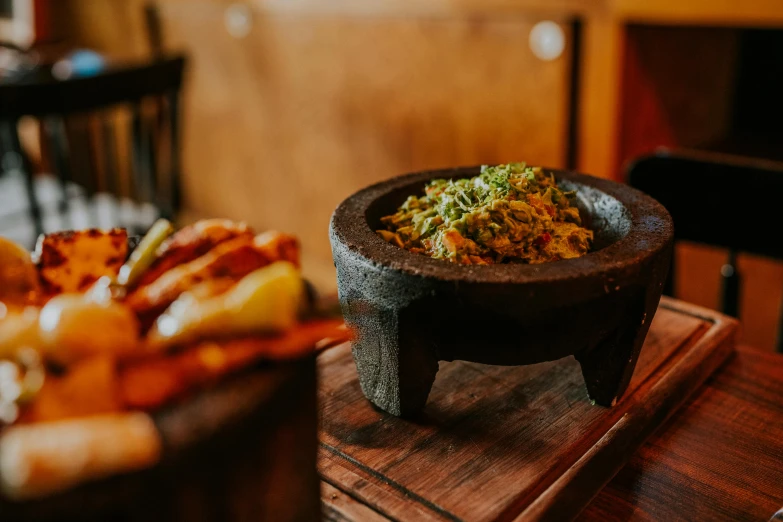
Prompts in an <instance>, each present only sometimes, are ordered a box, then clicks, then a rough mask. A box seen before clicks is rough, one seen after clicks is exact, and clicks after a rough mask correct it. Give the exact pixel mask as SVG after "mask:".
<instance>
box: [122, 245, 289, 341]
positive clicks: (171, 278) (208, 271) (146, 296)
mask: <svg viewBox="0 0 783 522" xmlns="http://www.w3.org/2000/svg"><path fill="white" fill-rule="evenodd" d="M275 261H288V262H290V263H293V264H294V265H296V266H297V267H298V266H299V244H298V241H297V239H296V238H295V237H293V236H289V235H286V234H281V233H279V232H267V233H264V234H260V235H258V236H256V237H255V238H250V237H247V236H240V237H236V238H234V239H231V240H229V241H225V242H223V243H221V244H219V245H218V246H216V247H215V248H213V249H212V250H210V251H209V252H207V253H206V254H204V255H203V256H201V257H199V258H197V259H194V260H193V261H190V262H188V263H183V264H181V265H178V266H176V267H174V268H172V269H170V270H168V271H167V272H166V273H164V274H163V275H161V276H160V277H159V278H158V279H156V280H155V281H154V282H153V283H151V284H149V285H147V286H141V287H139V288H137V289H136V290H135V291H134V292H132V293H131V294H130V295H129V296H128V297H127V299H126V304H128V306H130V307H131V308H132V309H133V310H134V311H136V313H137V314H138V315H139V316H140V317H141V319H142V324H143V325H145V326H147V325H149V324H150V318H154V317H156V316H157V315H160V314H161V313H162V312H163V311H164V310H165V309H166V308H167V307H168V306H169V305H170V304H171V303H173V302H174V300H175V299H177V297H179V296H180V294H182V293H183V292H185V291H187V290H189V289H190V288H192V287H193V286H194V285H196V284H198V283H200V282H202V281H205V280H208V279H218V278H230V279H233V280H239V279H240V278H242V277H244V276H246V275H247V274H249V273H250V272H252V271H254V270H256V269H258V268H261V267H264V266H266V265H269V264H271V263H274V262H275Z"/></svg>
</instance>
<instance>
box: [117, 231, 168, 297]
mask: <svg viewBox="0 0 783 522" xmlns="http://www.w3.org/2000/svg"><path fill="white" fill-rule="evenodd" d="M173 232H174V225H172V224H171V222H170V221H169V220H168V219H159V220H157V221H156V222H155V223H154V224H153V225H152V227H150V229H149V231H147V233H146V234H145V235H144V237H143V238H142V240H141V242H140V243H139V244H138V245H137V246H136V248H135V249H134V250H133V252H132V253H131V255H130V257H129V258H128V261H126V262H125V264H124V265H122V268H120V274H119V276H118V277H117V283H119V284H120V285H123V286H133V285H134V284H135V283H136V281H137V280H138V279H139V278H140V277H141V276H142V274H144V272H145V271H146V270H147V269H148V268H149V267H150V265H151V264H152V263H153V262H155V261H156V260H157V259H158V257H157V251H158V248H159V247H160V245H161V244H162V243H163V242H164V241H166V238H167V237H169V236H170V235H171V234H172V233H173Z"/></svg>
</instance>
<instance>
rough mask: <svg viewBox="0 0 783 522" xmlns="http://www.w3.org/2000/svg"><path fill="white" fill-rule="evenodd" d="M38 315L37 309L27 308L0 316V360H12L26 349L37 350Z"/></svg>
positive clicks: (39, 342)
mask: <svg viewBox="0 0 783 522" xmlns="http://www.w3.org/2000/svg"><path fill="white" fill-rule="evenodd" d="M38 313H39V309H38V308H36V307H34V306H28V307H27V308H24V309H23V310H17V311H10V310H7V311H6V312H5V313H4V314H0V359H9V360H13V359H15V358H16V354H17V353H18V352H19V350H21V349H23V348H26V347H30V348H34V349H38V347H39V346H40V344H41V341H40V338H39V336H38Z"/></svg>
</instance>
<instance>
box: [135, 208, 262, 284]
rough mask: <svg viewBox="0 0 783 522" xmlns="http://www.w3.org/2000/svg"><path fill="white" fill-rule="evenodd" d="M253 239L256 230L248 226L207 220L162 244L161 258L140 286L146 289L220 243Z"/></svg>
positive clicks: (232, 222)
mask: <svg viewBox="0 0 783 522" xmlns="http://www.w3.org/2000/svg"><path fill="white" fill-rule="evenodd" d="M237 237H245V238H247V239H250V238H252V237H253V230H252V229H251V228H250V227H249V226H248V225H247V224H245V223H237V222H235V221H231V220H228V219H205V220H202V221H199V222H197V223H194V224H193V225H189V226H186V227H184V228H182V229H180V230H179V231H177V232H175V233H174V234H173V235H172V236H171V237H170V238H168V239H167V240H166V241H164V242H163V244H161V245H160V247H159V248H158V251H157V257H156V259H155V261H153V262H152V264H151V265H150V267H149V268H148V269H147V270H146V271H145V272H144V274H143V275H142V276H141V278H140V279H139V282H138V284H137V285H136V286H146V285H149V284H150V283H152V282H153V281H155V280H156V279H158V278H159V277H160V276H162V275H163V274H164V273H165V272H167V271H168V270H170V269H172V268H174V267H175V266H177V265H181V264H183V263H187V262H189V261H193V260H194V259H196V258H198V257H201V256H203V255H204V254H206V253H207V252H209V251H210V250H212V249H213V248H215V247H216V246H217V245H219V244H220V243H223V242H225V241H228V240H230V239H234V238H237Z"/></svg>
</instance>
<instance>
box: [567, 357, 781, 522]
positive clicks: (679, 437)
mask: <svg viewBox="0 0 783 522" xmlns="http://www.w3.org/2000/svg"><path fill="white" fill-rule="evenodd" d="M781 441H783V356H780V355H778V354H773V353H766V352H762V351H759V350H756V349H753V348H747V347H742V346H740V347H738V348H737V353H736V355H735V356H734V357H733V358H732V359H730V360H729V362H728V363H727V364H726V365H725V366H724V367H723V368H721V370H720V371H719V372H717V373H716V374H715V375H714V376H713V377H712V378H710V379H709V380H708V381H707V384H706V386H705V387H704V388H703V389H701V390H700V391H699V392H697V393H696V394H694V396H693V398H691V399H690V400H689V401H688V403H687V404H686V405H685V406H684V407H683V409H682V410H681V411H679V412H678V413H677V414H676V415H675V416H674V417H672V419H671V420H670V421H669V422H668V423H667V424H665V425H664V426H663V427H662V428H661V429H660V430H659V431H658V432H657V433H656V434H655V435H654V436H653V437H651V438H650V439H649V441H648V442H647V443H646V444H645V445H644V446H643V447H642V448H641V449H640V450H639V451H638V452H637V453H636V454H635V455H634V456H633V458H632V459H631V460H630V461H629V463H628V465H627V466H626V467H625V468H623V469H622V470H621V471H620V472H619V473H618V474H617V475H616V476H615V478H614V479H613V480H612V481H611V482H610V483H609V485H608V486H607V487H606V488H604V489H603V490H602V491H601V493H599V495H598V496H597V497H596V498H595V499H594V500H593V502H592V503H591V504H590V505H589V506H588V508H587V509H586V510H585V511H584V512H583V513H582V515H581V516H580V520H589V521H593V520H595V521H599V520H600V521H621V520H622V521H629V520H667V521H678V520H683V521H684V520H748V521H750V520H768V519H770V518H771V517H772V516H773V514H774V513H775V512H776V511H777V510H779V509H780V508H781V506H783V467H781V465H780V464H781V462H783V444H781Z"/></svg>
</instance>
